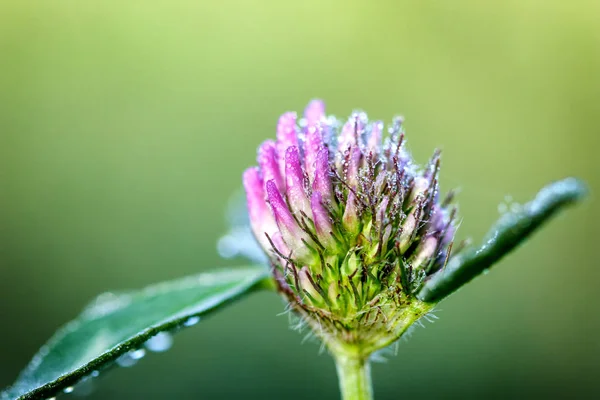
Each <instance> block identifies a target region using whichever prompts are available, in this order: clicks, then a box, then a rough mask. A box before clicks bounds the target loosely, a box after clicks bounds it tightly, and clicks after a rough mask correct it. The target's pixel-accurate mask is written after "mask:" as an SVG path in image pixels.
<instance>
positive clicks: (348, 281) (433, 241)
mask: <svg viewBox="0 0 600 400" xmlns="http://www.w3.org/2000/svg"><path fill="white" fill-rule="evenodd" d="M402 122H403V121H402V119H401V118H396V119H394V121H393V123H392V124H391V125H390V126H389V127H388V129H387V130H386V129H385V126H384V124H383V123H382V122H380V121H375V122H369V120H368V118H367V115H366V114H365V113H364V112H355V113H353V114H352V115H351V116H350V118H348V119H347V120H346V122H345V123H340V122H338V121H337V120H336V119H335V118H333V117H328V116H326V114H325V106H324V104H323V102H322V101H319V100H314V101H312V102H310V103H309V105H308V106H307V107H306V109H305V112H304V116H303V118H301V119H300V120H298V118H297V117H296V114H295V113H291V112H288V113H285V114H283V115H282V116H281V118H280V119H279V122H278V124H277V129H276V138H277V140H276V141H266V142H265V143H263V144H262V145H261V146H260V148H259V151H258V164H259V166H258V168H256V167H252V168H250V169H248V170H247V171H246V172H245V174H244V186H245V189H246V194H247V201H248V211H249V215H250V221H251V226H252V230H253V232H254V234H255V236H256V238H257V239H258V241H259V243H260V244H261V246H262V247H263V249H264V250H265V252H266V253H267V254H268V256H269V258H270V261H271V264H272V267H273V272H274V274H275V278H276V281H277V283H278V285H279V289H280V291H281V293H283V294H284V296H285V297H286V298H287V299H288V301H290V303H292V304H293V305H294V306H295V307H296V309H297V310H299V311H300V313H301V314H302V315H304V316H307V315H308V316H311V315H312V316H314V315H318V318H317V319H318V323H319V324H320V325H319V326H321V327H323V326H324V327H325V329H324V332H325V333H324V335H325V336H326V335H327V332H328V331H339V329H340V326H346V327H348V326H352V327H354V328H357V329H356V330H355V332H354V331H353V332H354V335H355V336H356V337H355V338H354V339H356V340H366V339H365V337H366V336H364V337H363V336H361V334H360V332H361V329H359V327H360V326H364V325H365V323H367V322H365V321H364V319H365V318H366V317H365V313H368V310H373V309H377V310H379V311H378V313H381V316H379V317H375V316H371V317H372V318H374V319H373V320H372V321H371V322H369V323H370V324H371V325H374V326H376V328H377V329H379V330H380V331H381V332H382V335H384V336H385V333H386V332H387V333H388V334H390V335H393V334H395V333H394V327H393V326H390V324H389V323H384V322H383V321H384V320H388V321H389V320H393V318H394V316H395V315H397V312H398V310H399V309H401V308H402V307H403V304H405V305H406V304H409V303H410V300H411V298H413V296H414V293H415V292H416V291H417V290H418V289H419V288H420V287H421V286H422V285H423V283H424V281H425V280H426V279H427V277H428V276H430V275H431V274H433V273H434V272H436V271H437V270H439V269H440V268H442V267H443V265H444V263H445V261H446V259H447V257H448V255H449V248H450V244H451V242H452V240H453V237H454V233H455V210H454V209H452V208H450V207H449V206H448V203H449V201H445V202H444V203H441V202H440V201H439V197H440V196H439V193H438V192H439V184H438V175H439V166H440V153H439V152H437V151H436V152H435V153H434V155H433V157H432V158H431V160H430V161H429V163H428V164H427V165H426V166H425V167H424V168H421V167H419V166H418V165H417V164H415V163H414V162H413V161H412V158H411V156H410V154H409V153H408V152H407V150H406V148H405V140H404V130H403V127H402ZM319 310H320V311H319ZM315 313H316V314H315ZM325 316H326V318H325ZM307 318H308V319H309V320H313V321H314V320H315V318H312V317H307ZM367 319H368V318H367ZM326 321H328V323H325V322H326ZM340 324H342V325H340ZM344 324H346V325H344ZM338 333H339V332H338ZM375 336H376V335H375ZM369 337H373V336H372V335H371V336H369ZM369 340H372V339H369Z"/></svg>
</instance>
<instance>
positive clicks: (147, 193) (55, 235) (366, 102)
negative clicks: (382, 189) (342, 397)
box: [0, 0, 600, 400]
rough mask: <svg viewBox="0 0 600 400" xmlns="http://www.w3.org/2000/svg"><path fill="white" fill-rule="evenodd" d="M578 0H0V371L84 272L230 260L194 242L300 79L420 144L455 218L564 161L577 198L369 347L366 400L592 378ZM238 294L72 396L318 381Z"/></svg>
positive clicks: (260, 302)
mask: <svg viewBox="0 0 600 400" xmlns="http://www.w3.org/2000/svg"><path fill="white" fill-rule="evenodd" d="M598 21H600V3H599V2H596V1H592V0H590V1H562V0H556V1H550V0H548V1H543V0H540V1H533V0H514V1H502V2H487V1H477V0H473V1H411V2H408V1H407V2H399V1H389V2H383V1H372V2H368V1H349V0H345V1H304V0H296V1H267V0H264V1H255V0H238V1H233V0H225V1H218V2H217V1H210V2H209V1H158V0H157V1H102V2H98V1H86V2H81V1H72V2H68V1H23V0H14V1H11V0H4V1H2V2H0V321H1V322H0V324H1V328H0V387H3V386H6V385H8V384H9V383H11V382H12V381H13V380H14V378H15V377H16V375H17V373H18V371H19V370H20V369H21V368H22V367H23V366H25V364H26V363H27V362H28V361H29V359H30V357H31V356H32V355H33V353H34V352H35V351H36V350H37V349H38V347H39V346H40V345H42V344H43V343H44V341H45V340H46V339H47V338H48V337H49V336H50V335H51V334H52V333H53V332H54V330H55V329H56V328H57V327H58V326H60V325H61V324H62V323H64V322H66V321H68V320H69V319H70V318H72V317H73V316H75V315H76V314H77V313H78V312H79V311H80V309H81V307H82V306H83V305H84V304H85V303H87V302H88V301H89V300H90V299H91V298H93V297H94V296H95V295H96V294H97V293H100V292H103V291H106V290H109V289H127V288H137V287H142V286H144V285H147V284H149V283H153V282H155V281H160V280H165V279H170V278H175V277H179V276H181V275H186V274H192V273H196V272H198V271H202V270H206V269H211V268H215V267H220V266H226V265H230V264H232V263H234V264H242V263H243V261H242V260H240V261H233V262H232V261H231V260H222V259H220V258H219V256H218V254H217V252H216V250H215V244H216V241H217V239H218V237H219V236H220V235H221V234H223V233H224V232H225V231H226V230H227V226H226V222H225V218H224V213H225V205H226V204H227V202H228V200H229V198H230V196H231V194H232V193H234V192H236V191H237V190H238V189H239V187H240V175H241V172H242V170H243V169H244V168H246V167H247V166H249V165H251V164H253V163H254V159H255V148H256V146H257V145H258V144H259V143H260V142H261V141H262V140H264V139H265V138H268V137H273V136H274V129H275V123H276V120H277V118H278V115H279V114H280V113H281V112H283V111H286V110H302V109H303V107H304V105H305V104H306V102H307V101H308V100H309V99H311V98H314V97H321V98H324V99H326V101H327V103H328V105H329V111H330V112H331V113H334V114H336V115H339V116H346V115H347V114H348V113H349V112H350V111H351V110H352V109H355V108H362V109H365V110H367V111H368V112H369V114H370V116H371V117H374V118H380V119H386V120H388V121H389V120H390V119H391V117H392V116H393V115H396V114H402V115H404V116H405V117H406V129H407V132H408V143H409V147H410V149H411V150H412V152H413V154H414V155H415V157H416V158H417V160H419V161H421V162H425V161H426V160H427V158H428V157H429V155H430V154H431V152H432V150H433V148H434V147H436V146H438V147H441V148H442V149H443V152H444V160H443V170H442V185H443V189H444V190H449V189H450V188H460V189H461V191H460V195H459V202H460V205H461V215H462V217H463V223H462V225H461V227H460V231H459V238H461V239H462V238H466V237H473V238H474V239H476V240H477V239H479V238H480V237H481V236H482V235H483V234H484V233H485V231H486V230H487V228H488V227H489V226H490V224H491V223H492V222H493V221H494V220H495V219H496V218H497V217H498V205H499V204H503V203H505V202H507V201H508V202H510V201H509V200H506V199H505V196H507V195H510V196H512V198H513V199H514V201H518V202H523V201H526V200H527V199H529V198H530V197H532V195H533V194H534V193H535V192H536V191H537V190H538V189H539V188H540V187H542V186H543V185H544V184H546V183H547V182H549V181H552V180H555V179H558V178H562V177H565V176H569V175H574V176H578V177H581V178H583V179H585V180H586V181H587V182H588V184H589V186H590V189H591V196H590V197H589V198H588V200H587V201H586V202H585V203H584V204H582V205H580V206H578V207H576V208H573V209H571V210H569V211H568V212H566V213H564V214H563V215H561V216H559V217H558V218H556V219H555V220H553V221H552V222H551V223H550V224H549V225H547V226H546V227H545V228H544V229H543V230H542V231H541V232H539V233H538V234H536V235H535V236H534V237H533V239H532V240H531V241H530V242H528V243H527V245H526V246H524V247H523V248H520V249H519V251H517V252H516V253H514V254H512V255H510V256H509V257H507V258H506V259H505V260H503V261H502V262H501V263H500V265H498V266H497V268H495V269H494V270H493V271H492V272H491V273H490V274H488V275H487V276H485V277H482V278H480V279H478V280H477V281H476V282H475V283H474V284H471V285H469V286H468V287H466V288H464V289H463V290H461V292H460V293H459V294H457V295H455V296H452V297H451V298H450V299H448V300H447V301H445V302H444V303H443V304H442V306H441V307H440V308H441V310H440V311H439V312H438V313H437V315H438V316H439V317H440V320H439V321H438V322H436V323H435V324H426V328H425V329H423V328H419V329H417V330H416V331H415V333H414V334H413V337H412V338H411V339H410V340H408V341H403V342H402V343H401V345H400V347H399V354H398V356H396V357H391V358H390V359H389V360H388V361H387V363H384V364H376V365H374V367H373V370H374V380H375V390H376V394H377V398H378V399H396V398H403V399H410V398H419V399H430V398H432V399H433V398H436V399H439V398H473V399H475V398H598V397H599V396H600V383H599V382H598V376H599V374H600V366H599V361H598V360H599V358H600V340H598V332H599V329H600V313H599V311H598V310H599V305H600V304H599V301H598V287H599V285H600V272H599V269H600V265H598V264H599V263H598V261H597V257H598V247H597V246H598V243H597V240H598V238H599V236H600V229H599V228H598V223H599V222H600V221H599V220H600V213H599V208H598V204H597V202H596V199H595V192H597V191H598V189H600V167H598V162H597V159H596V158H597V154H598V146H599V145H600V139H599V132H600V118H599V117H600V23H598ZM282 310H283V305H282V303H281V302H280V301H279V299H278V298H277V297H276V296H275V295H273V294H269V293H264V294H262V293H261V294H256V295H253V296H252V297H251V298H250V299H249V300H247V301H243V302H241V303H237V304H235V305H234V306H233V307H230V308H228V309H226V310H225V311H223V312H222V313H218V314H216V315H214V316H213V317H211V318H210V320H209V321H204V323H201V324H199V325H198V326H197V327H195V328H193V329H189V330H186V331H184V332H182V333H180V334H179V335H178V336H177V337H176V341H175V345H174V347H173V348H172V349H171V350H170V351H169V352H167V353H164V354H158V355H152V356H149V357H147V358H146V359H144V360H143V361H142V362H141V363H140V364H139V365H137V366H135V367H134V368H130V369H117V370H114V371H112V372H110V373H108V374H107V375H106V376H104V377H102V378H100V381H99V382H98V385H97V389H96V391H95V392H94V394H93V395H91V396H90V399H115V400H118V399H174V398H176V399H198V398H203V399H235V398H245V399H307V398H319V399H335V398H337V396H338V394H337V383H336V378H335V369H334V366H333V363H332V361H331V359H330V358H329V356H327V355H326V354H321V355H319V352H318V350H319V348H318V346H317V345H316V344H314V343H310V342H308V343H303V344H301V341H302V336H301V335H299V334H297V333H296V332H293V331H291V330H290V329H289V326H288V320H287V317H285V316H278V314H279V313H280V312H281V311H282Z"/></svg>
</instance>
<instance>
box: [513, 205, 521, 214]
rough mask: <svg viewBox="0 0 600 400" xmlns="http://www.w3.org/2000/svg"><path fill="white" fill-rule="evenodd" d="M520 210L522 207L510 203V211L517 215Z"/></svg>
mask: <svg viewBox="0 0 600 400" xmlns="http://www.w3.org/2000/svg"><path fill="white" fill-rule="evenodd" d="M521 209H522V206H521V205H520V204H519V203H512V204H511V205H510V211H512V212H514V213H517V212H520V211H521Z"/></svg>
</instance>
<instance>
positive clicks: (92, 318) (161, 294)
mask: <svg viewBox="0 0 600 400" xmlns="http://www.w3.org/2000/svg"><path fill="white" fill-rule="evenodd" d="M269 276H270V274H269V271H268V270H267V268H265V267H248V268H242V269H232V270H223V271H216V272H211V273H202V274H199V275H195V276H190V277H186V278H182V279H178V280H175V281H170V282H164V283H159V284H156V285H152V286H149V287H147V288H145V289H142V290H139V291H134V292H128V293H123V294H110V293H108V294H104V295H101V296H99V297H98V298H97V299H96V300H95V301H93V302H92V303H91V304H90V305H89V306H88V307H87V308H85V309H84V310H83V312H82V313H81V315H80V316H79V317H78V318H77V319H75V320H73V321H71V322H69V323H68V324H67V325H66V326H64V327H63V328H61V329H60V330H59V331H58V332H57V333H56V334H55V335H54V337H52V338H51V339H50V341H49V342H48V343H47V344H46V345H45V346H44V347H42V348H41V349H40V351H39V352H38V354H37V355H36V356H35V357H34V358H33V360H32V361H31V363H30V364H29V366H28V367H27V368H26V369H25V370H24V371H23V372H22V373H21V375H20V376H19V378H18V380H17V381H16V383H15V384H14V385H13V386H12V387H11V388H9V389H7V390H6V391H5V392H3V393H2V394H1V395H0V398H1V399H15V398H18V399H40V398H41V399H44V398H50V397H53V396H55V395H56V394H57V393H59V392H60V391H63V390H65V389H66V391H67V392H69V391H70V390H72V387H73V386H74V385H75V384H76V383H77V382H79V381H80V380H82V379H83V378H87V377H90V376H96V375H97V374H98V373H99V372H100V371H102V370H104V369H106V368H109V367H110V366H112V365H114V364H115V362H116V361H122V360H123V359H124V358H123V357H131V355H134V358H135V356H136V355H137V356H139V355H143V352H140V351H138V352H132V351H135V350H137V349H141V348H143V346H144V344H145V343H151V342H147V341H148V340H149V339H151V338H153V337H155V336H156V335H157V334H159V333H161V332H169V331H171V332H172V331H176V330H178V329H180V328H183V327H186V326H191V325H193V324H195V322H197V321H198V320H199V318H200V316H204V315H206V314H207V313H209V312H211V311H214V310H215V309H217V308H219V307H221V306H223V305H225V304H227V303H230V302H231V301H232V300H235V299H237V298H239V297H240V296H242V295H243V294H247V293H249V292H251V291H253V290H254V289H258V288H265V287H268V286H270V285H272V283H271V280H270V277H269ZM161 335H162V336H165V335H164V334H162V333H161ZM119 357H121V358H119ZM125 359H126V358H125Z"/></svg>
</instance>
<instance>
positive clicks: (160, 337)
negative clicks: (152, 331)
mask: <svg viewBox="0 0 600 400" xmlns="http://www.w3.org/2000/svg"><path fill="white" fill-rule="evenodd" d="M144 346H145V347H146V348H147V349H148V350H150V351H155V352H157V353H160V352H162V351H167V350H169V349H170V348H171V346H173V336H171V334H169V333H167V332H159V333H157V334H156V335H155V336H153V337H151V338H150V339H148V340H147V341H146V343H144Z"/></svg>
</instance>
